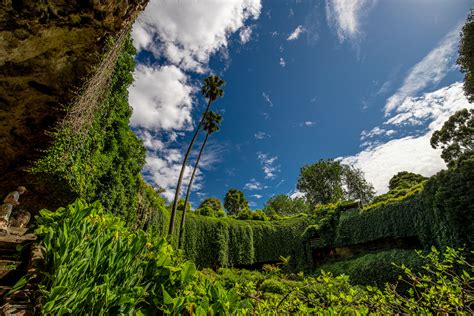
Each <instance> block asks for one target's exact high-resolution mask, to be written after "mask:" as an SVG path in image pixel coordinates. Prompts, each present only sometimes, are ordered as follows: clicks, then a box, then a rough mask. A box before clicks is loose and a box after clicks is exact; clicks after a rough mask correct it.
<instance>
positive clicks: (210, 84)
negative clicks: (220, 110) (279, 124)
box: [168, 75, 224, 235]
mask: <svg viewBox="0 0 474 316" xmlns="http://www.w3.org/2000/svg"><path fill="white" fill-rule="evenodd" d="M223 85H224V80H222V79H221V78H219V76H215V75H213V76H209V77H207V78H205V79H204V85H203V87H202V89H201V94H202V95H203V96H204V97H205V98H207V99H208V102H207V107H206V110H205V111H204V113H203V114H202V117H201V120H200V121H199V125H198V126H197V128H196V132H195V133H194V136H193V139H192V140H191V143H190V144H189V146H188V150H187V151H186V155H184V160H183V164H182V166H181V171H180V172H179V178H178V184H177V185H176V191H175V193H174V200H173V207H172V208H171V217H170V226H169V230H168V235H171V234H172V233H173V230H174V219H175V217H176V208H177V206H178V199H179V191H180V189H181V182H183V175H184V170H185V169H186V163H187V162H188V158H189V154H190V153H191V149H192V148H193V145H194V142H195V141H196V137H197V135H198V133H199V130H200V129H201V125H202V123H203V120H204V117H205V116H206V114H207V112H209V108H210V107H211V104H212V102H214V101H215V100H216V99H217V98H218V97H223V96H224V90H222V86H223Z"/></svg>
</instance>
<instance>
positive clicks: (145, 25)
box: [132, 0, 262, 72]
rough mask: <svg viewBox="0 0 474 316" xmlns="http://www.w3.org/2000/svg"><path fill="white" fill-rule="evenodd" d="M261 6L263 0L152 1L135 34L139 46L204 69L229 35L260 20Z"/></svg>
mask: <svg viewBox="0 0 474 316" xmlns="http://www.w3.org/2000/svg"><path fill="white" fill-rule="evenodd" d="M261 7H262V5H261V3H260V0H226V1H219V0H201V1H195V0H182V1H175V0H152V1H150V3H149V4H148V5H147V7H146V9H145V11H144V12H143V14H142V15H141V16H140V17H139V19H138V21H137V22H136V23H135V25H134V29H133V32H132V35H133V38H134V41H135V45H137V48H139V49H146V50H149V51H151V52H153V53H154V54H155V55H156V56H165V57H166V58H167V59H168V60H169V61H170V62H172V63H173V64H175V65H179V66H180V67H181V68H182V69H185V70H193V71H198V72H203V71H205V70H206V68H207V63H208V61H209V58H210V56H211V55H212V54H214V53H216V52H218V51H219V50H221V49H226V48H227V46H228V37H229V35H230V34H232V33H234V32H236V31H238V30H239V29H240V28H242V27H244V24H245V21H246V20H248V19H257V18H258V17H259V15H260V11H261ZM157 44H158V45H157Z"/></svg>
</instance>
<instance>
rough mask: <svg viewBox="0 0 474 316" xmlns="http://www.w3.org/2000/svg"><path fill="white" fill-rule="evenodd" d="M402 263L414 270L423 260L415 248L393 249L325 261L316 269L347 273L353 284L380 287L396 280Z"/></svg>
mask: <svg viewBox="0 0 474 316" xmlns="http://www.w3.org/2000/svg"><path fill="white" fill-rule="evenodd" d="M402 264H404V265H405V266H407V267H409V268H414V269H415V270H416V269H417V268H419V267H421V266H422V265H423V264H424V261H423V258H421V257H420V256H419V255H417V254H416V251H415V250H401V249H393V250H388V251H380V252H378V253H369V254H365V255H362V256H359V257H357V258H351V259H347V260H343V261H338V262H334V263H327V264H325V265H322V266H321V267H319V268H318V271H325V272H331V273H333V274H334V275H340V274H345V275H348V276H349V278H350V280H351V283H353V284H360V285H376V286H380V287H381V286H383V285H384V284H385V283H386V282H390V283H395V282H396V281H397V279H398V276H399V275H401V274H402V272H403V271H402V269H401V268H400V266H401V265H402Z"/></svg>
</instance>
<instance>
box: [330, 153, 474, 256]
mask: <svg viewBox="0 0 474 316" xmlns="http://www.w3.org/2000/svg"><path fill="white" fill-rule="evenodd" d="M473 232H474V160H473V159H471V160H466V161H463V162H460V163H459V165H458V166H457V167H456V168H455V169H450V170H443V171H441V172H439V173H438V174H437V175H435V176H433V177H432V178H430V179H429V180H428V182H427V184H426V186H425V189H424V190H423V191H422V192H421V193H419V194H416V195H414V196H411V197H409V198H408V199H406V200H403V201H400V202H397V203H393V204H389V205H385V206H382V207H379V208H376V209H371V210H368V211H365V212H361V211H359V210H356V211H351V212H348V213H346V214H343V215H342V216H341V218H340V220H339V225H338V227H337V232H336V239H335V240H334V245H354V244H360V243H364V242H368V241H373V240H377V239H382V238H390V237H417V238H418V239H419V240H420V242H421V244H422V245H423V247H425V248H429V247H431V246H433V245H434V246H436V247H438V248H444V247H446V246H450V247H472V244H473V241H474V238H473Z"/></svg>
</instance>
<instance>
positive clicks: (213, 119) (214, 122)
mask: <svg viewBox="0 0 474 316" xmlns="http://www.w3.org/2000/svg"><path fill="white" fill-rule="evenodd" d="M221 121H222V116H221V115H219V114H217V113H216V112H213V111H210V112H208V113H206V116H205V117H204V122H203V126H202V127H203V129H204V130H205V131H206V137H205V138H204V141H203V143H202V145H201V149H200V150H199V154H198V156H197V159H196V163H195V164H194V169H193V173H192V175H191V179H189V184H188V189H187V191H186V199H185V200H184V205H188V200H189V194H190V193H191V187H192V185H193V181H194V176H195V175H196V170H197V167H198V165H199V161H200V160H201V155H202V152H203V151H204V147H206V143H207V139H208V138H209V135H211V134H212V133H215V132H217V131H218V130H219V124H220V123H221ZM185 218H186V208H185V209H184V211H183V215H182V216H181V224H180V226H179V239H178V241H179V243H178V246H179V248H181V247H182V245H183V231H184V221H185Z"/></svg>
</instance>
